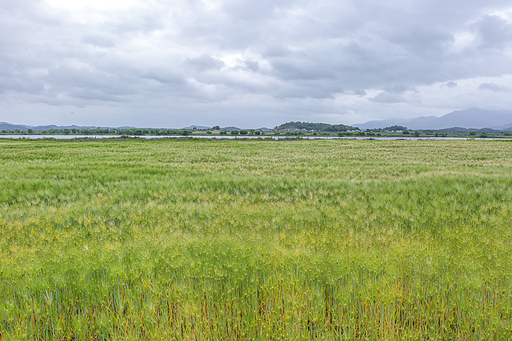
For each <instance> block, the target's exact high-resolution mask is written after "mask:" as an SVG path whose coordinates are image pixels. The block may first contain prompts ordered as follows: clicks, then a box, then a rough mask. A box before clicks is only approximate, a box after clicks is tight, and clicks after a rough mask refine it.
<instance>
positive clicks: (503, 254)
mask: <svg viewBox="0 0 512 341" xmlns="http://www.w3.org/2000/svg"><path fill="white" fill-rule="evenodd" d="M507 339H512V141H348V140H344V141H341V140H329V141H327V140H323V141H320V140H318V141H302V140H299V141H259V140H254V141H223V140H205V141H202V140H201V141H197V140H186V141H185V140H155V141H144V140H138V139H128V140H103V141H60V142H58V141H6V140H4V141H1V142H0V340H507Z"/></svg>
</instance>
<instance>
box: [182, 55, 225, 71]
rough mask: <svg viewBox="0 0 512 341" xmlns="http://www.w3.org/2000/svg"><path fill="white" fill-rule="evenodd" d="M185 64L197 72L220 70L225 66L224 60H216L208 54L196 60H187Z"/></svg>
mask: <svg viewBox="0 0 512 341" xmlns="http://www.w3.org/2000/svg"><path fill="white" fill-rule="evenodd" d="M185 64H186V65H189V66H192V67H193V68H194V69H196V71H209V70H219V69H220V68H222V67H223V66H224V62H223V61H222V60H218V59H215V58H213V57H212V56H210V55H208V54H206V53H203V54H202V55H200V56H198V57H195V58H187V60H186V61H185Z"/></svg>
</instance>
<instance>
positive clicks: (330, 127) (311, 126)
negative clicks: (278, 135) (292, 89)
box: [274, 121, 359, 132]
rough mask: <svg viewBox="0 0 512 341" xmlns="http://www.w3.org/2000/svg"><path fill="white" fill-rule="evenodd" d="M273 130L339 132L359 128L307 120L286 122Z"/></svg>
mask: <svg viewBox="0 0 512 341" xmlns="http://www.w3.org/2000/svg"><path fill="white" fill-rule="evenodd" d="M274 129H275V130H288V131H320V132H323V131H326V132H340V131H347V130H352V131H353V130H359V128H357V127H351V126H348V125H345V124H328V123H309V122H293V121H292V122H288V123H283V124H281V125H280V126H277V127H275V128H274Z"/></svg>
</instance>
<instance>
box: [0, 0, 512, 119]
mask: <svg viewBox="0 0 512 341" xmlns="http://www.w3.org/2000/svg"><path fill="white" fill-rule="evenodd" d="M0 32H1V34H0V121H6V122H9V123H16V124H27V125H44V124H58V125H71V124H77V125H95V126H112V127H115V126H138V127H169V128H170V127H184V126H188V125H206V126H213V125H220V126H238V127H242V128H255V127H262V126H266V127H274V126H276V125H279V124H281V123H284V122H288V121H308V122H326V123H333V124H339V123H342V124H356V123H361V122H366V121H369V120H378V119H390V118H402V119H409V118H414V117H418V116H428V115H435V116H440V115H443V114H446V113H449V112H451V111H454V110H461V109H466V108H471V107H479V108H482V109H489V110H497V109H512V96H511V90H512V4H511V3H510V0H506V1H505V0H487V1H481V0H464V1H462V0H442V1H441V0H405V1H404V0H401V1H398V0H260V1H254V0H143V1H139V0H122V1H118V0H73V1H70V0H17V1H11V0H0Z"/></svg>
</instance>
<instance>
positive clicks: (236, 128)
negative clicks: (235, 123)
mask: <svg viewBox="0 0 512 341" xmlns="http://www.w3.org/2000/svg"><path fill="white" fill-rule="evenodd" d="M220 130H225V131H231V130H242V129H241V128H238V127H224V128H220Z"/></svg>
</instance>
